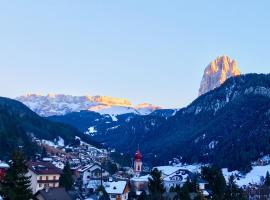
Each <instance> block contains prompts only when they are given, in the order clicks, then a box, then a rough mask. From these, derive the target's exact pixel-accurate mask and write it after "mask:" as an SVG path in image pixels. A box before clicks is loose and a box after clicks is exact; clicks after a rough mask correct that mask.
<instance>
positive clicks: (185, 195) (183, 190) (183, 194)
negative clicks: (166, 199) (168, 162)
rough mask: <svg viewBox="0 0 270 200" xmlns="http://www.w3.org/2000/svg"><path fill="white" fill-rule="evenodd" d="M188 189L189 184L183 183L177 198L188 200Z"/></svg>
mask: <svg viewBox="0 0 270 200" xmlns="http://www.w3.org/2000/svg"><path fill="white" fill-rule="evenodd" d="M189 188H190V183H188V182H187V183H185V184H184V185H183V187H181V188H180V191H179V194H178V196H179V198H180V199H181V200H190V196H189V193H190V190H189Z"/></svg>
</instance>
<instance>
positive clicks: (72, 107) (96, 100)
mask: <svg viewBox="0 0 270 200" xmlns="http://www.w3.org/2000/svg"><path fill="white" fill-rule="evenodd" d="M16 99H17V100H18V101H20V102H22V103H24V104H25V105H26V106H28V107H29V108H30V109H31V110H33V111H34V112H36V113H37V114H39V115H41V116H45V117H47V116H52V115H65V114H67V113H71V112H79V111H81V110H89V111H94V112H98V113H100V114H111V115H120V114H126V113H134V114H138V115H148V114H150V113H151V112H153V111H155V110H157V109H160V107H158V106H153V105H151V104H147V103H146V104H141V105H139V106H133V105H132V103H131V102H130V101H129V100H127V99H122V98H115V97H109V96H71V95H64V94H48V95H45V96H43V95H39V94H27V95H24V96H20V97H18V98H16Z"/></svg>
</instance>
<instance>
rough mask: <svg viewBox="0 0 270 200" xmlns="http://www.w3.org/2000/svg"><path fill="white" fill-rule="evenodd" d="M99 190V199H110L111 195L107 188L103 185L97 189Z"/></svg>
mask: <svg viewBox="0 0 270 200" xmlns="http://www.w3.org/2000/svg"><path fill="white" fill-rule="evenodd" d="M97 192H98V194H99V198H98V200H110V197H109V195H108V193H107V191H106V190H105V188H104V187H103V186H100V187H99V188H98V189H97Z"/></svg>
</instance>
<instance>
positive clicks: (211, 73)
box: [199, 56, 240, 96]
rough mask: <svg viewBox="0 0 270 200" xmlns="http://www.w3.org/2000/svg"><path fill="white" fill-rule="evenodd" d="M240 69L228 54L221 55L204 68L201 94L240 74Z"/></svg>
mask: <svg viewBox="0 0 270 200" xmlns="http://www.w3.org/2000/svg"><path fill="white" fill-rule="evenodd" d="M239 75H240V71H239V69H238V67H237V63H236V61H235V60H231V59H230V58H229V57H228V56H219V57H217V58H216V59H215V60H214V61H212V62H211V63H210V64H209V65H208V66H207V67H206V69H205V70H204V74H203V78H202V81H201V85H200V89H199V96H200V95H202V94H205V93H207V92H209V91H211V90H213V89H215V88H217V87H219V86H220V85H221V84H223V83H224V82H225V81H226V80H227V79H228V78H230V77H234V76H239Z"/></svg>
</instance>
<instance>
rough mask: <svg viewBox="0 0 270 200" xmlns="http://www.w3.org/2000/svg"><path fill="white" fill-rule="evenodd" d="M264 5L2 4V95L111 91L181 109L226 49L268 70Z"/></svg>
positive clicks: (268, 23)
mask: <svg viewBox="0 0 270 200" xmlns="http://www.w3.org/2000/svg"><path fill="white" fill-rule="evenodd" d="M269 8H270V1H267V0H265V1H263V0H261V1H248V0H245V1H244V0H243V1H241V0H238V1H235V0H234V1H232V0H226V1H217V0H213V1H210V0H204V1H180V0H177V1H173V0H171V1H159V0H153V1H151V0H147V1H145V0H136V1H135V0H134V1H132V0H130V1H127V0H122V1H120V0H114V1H102V0H96V1H94V0H91V1H88V0H85V1H83V0H80V1H69V0H65V1H61V0H58V1H55V0H48V1H34V0H33V1H30V0H29V1H28V0H26V1H1V3H0V30H1V31H0V69H1V73H0V95H1V96H8V97H16V96H18V95H21V94H25V93H42V94H46V93H65V94H73V95H84V94H88V95H97V94H100V95H109V96H116V97H124V98H128V99H130V100H131V101H132V102H133V103H134V104H137V103H141V102H150V103H153V104H157V105H161V106H164V107H182V106H185V105H187V104H188V103H190V102H191V101H192V100H194V99H195V98H196V96H197V93H198V88H199V84H200V80H201V78H202V74H203V70H204V68H205V67H206V65H207V64H208V63H209V62H210V61H211V60H213V59H214V58H215V57H216V56H218V55H223V54H226V55H228V56H230V57H231V58H234V59H236V60H237V61H238V65H239V68H240V70H241V72H242V73H250V72H256V73H269V69H270V67H269V56H270V37H269V36H270V12H269Z"/></svg>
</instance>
